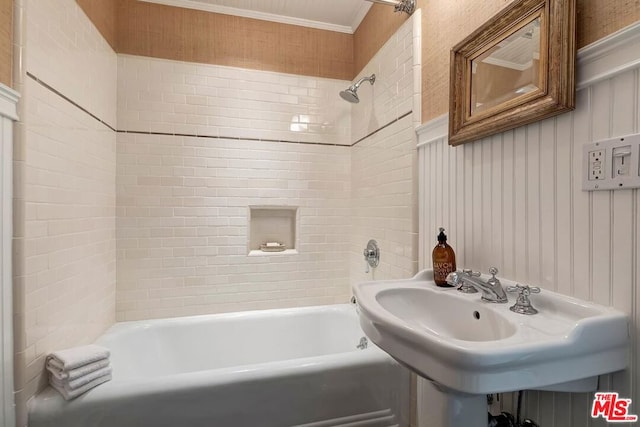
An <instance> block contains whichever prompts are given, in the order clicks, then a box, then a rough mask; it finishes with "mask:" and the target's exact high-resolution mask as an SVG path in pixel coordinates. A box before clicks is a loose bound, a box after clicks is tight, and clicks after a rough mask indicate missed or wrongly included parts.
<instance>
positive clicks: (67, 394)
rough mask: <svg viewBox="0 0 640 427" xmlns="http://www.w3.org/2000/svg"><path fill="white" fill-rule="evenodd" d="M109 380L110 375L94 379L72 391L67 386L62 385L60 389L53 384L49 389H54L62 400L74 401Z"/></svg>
mask: <svg viewBox="0 0 640 427" xmlns="http://www.w3.org/2000/svg"><path fill="white" fill-rule="evenodd" d="M109 380H111V374H108V375H104V376H102V377H99V378H96V379H95V380H93V381H91V382H89V383H87V384H85V385H83V386H82V387H79V388H76V389H74V390H72V389H70V388H69V387H68V386H67V385H64V386H62V387H61V386H59V385H57V384H55V383H53V382H52V383H51V387H53V388H54V389H56V390H57V391H58V393H60V394H61V395H62V397H64V400H71V399H75V398H76V397H78V396H80V395H81V394H83V393H86V392H88V391H89V390H91V389H92V388H94V387H96V386H99V385H100V384H102V383H105V382H107V381H109Z"/></svg>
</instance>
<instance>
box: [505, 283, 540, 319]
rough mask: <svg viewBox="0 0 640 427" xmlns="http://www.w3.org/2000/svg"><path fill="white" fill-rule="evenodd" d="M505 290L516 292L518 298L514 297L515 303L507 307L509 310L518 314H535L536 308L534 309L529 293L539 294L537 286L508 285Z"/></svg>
mask: <svg viewBox="0 0 640 427" xmlns="http://www.w3.org/2000/svg"><path fill="white" fill-rule="evenodd" d="M507 292H517V293H518V298H517V299H516V303H515V304H514V305H512V306H511V307H509V310H511V311H513V312H515V313H520V314H536V313H537V312H538V310H536V309H535V308H534V307H533V306H532V305H531V301H530V300H529V295H531V294H539V293H540V288H539V287H537V286H533V287H530V286H529V285H524V286H523V285H519V284H516V285H515V286H508V287H507Z"/></svg>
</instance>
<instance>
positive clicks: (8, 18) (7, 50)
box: [0, 0, 13, 86]
mask: <svg viewBox="0 0 640 427" xmlns="http://www.w3.org/2000/svg"><path fill="white" fill-rule="evenodd" d="M12 45H13V0H0V83H3V84H5V85H7V86H11V84H12V78H11V76H12V70H11V68H12V66H13V65H12V64H13V58H12V55H13V47H12Z"/></svg>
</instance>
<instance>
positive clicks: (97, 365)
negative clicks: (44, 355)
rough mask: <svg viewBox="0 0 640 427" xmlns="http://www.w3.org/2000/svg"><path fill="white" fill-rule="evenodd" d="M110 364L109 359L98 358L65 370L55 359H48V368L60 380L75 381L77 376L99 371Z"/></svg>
mask: <svg viewBox="0 0 640 427" xmlns="http://www.w3.org/2000/svg"><path fill="white" fill-rule="evenodd" d="M107 366H109V359H102V360H98V361H97V362H93V363H89V364H87V365H83V366H80V367H79V368H75V369H71V370H70V371H65V370H62V369H61V368H60V364H56V362H55V360H53V359H51V360H48V361H47V370H48V371H49V372H50V373H51V375H53V376H54V377H55V378H56V379H58V380H69V381H73V380H75V379H76V378H80V377H82V376H85V375H88V374H90V373H92V372H95V371H99V370H100V369H102V368H106V367H107Z"/></svg>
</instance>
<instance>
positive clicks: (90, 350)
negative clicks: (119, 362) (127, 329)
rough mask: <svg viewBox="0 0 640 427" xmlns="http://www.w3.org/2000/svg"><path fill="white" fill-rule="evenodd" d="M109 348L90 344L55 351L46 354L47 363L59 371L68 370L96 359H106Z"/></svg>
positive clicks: (108, 354)
mask: <svg viewBox="0 0 640 427" xmlns="http://www.w3.org/2000/svg"><path fill="white" fill-rule="evenodd" d="M110 354H111V353H110V352H109V349H107V348H104V347H100V346H99V345H95V344H90V345H83V346H80V347H74V348H69V349H66V350H60V351H55V352H53V353H51V354H50V355H49V356H47V364H48V365H51V366H53V367H56V368H58V369H59V370H61V371H70V370H72V369H76V368H79V367H81V366H84V365H88V364H89V363H93V362H97V361H98V360H102V359H108V358H109V356H110Z"/></svg>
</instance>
